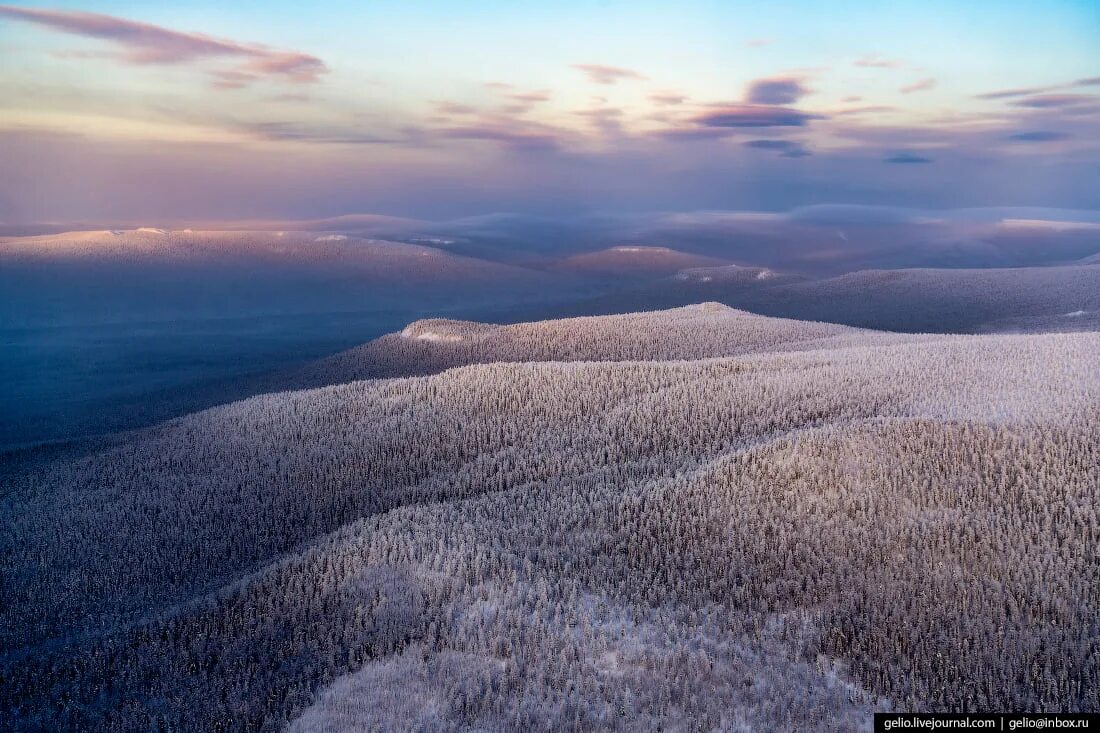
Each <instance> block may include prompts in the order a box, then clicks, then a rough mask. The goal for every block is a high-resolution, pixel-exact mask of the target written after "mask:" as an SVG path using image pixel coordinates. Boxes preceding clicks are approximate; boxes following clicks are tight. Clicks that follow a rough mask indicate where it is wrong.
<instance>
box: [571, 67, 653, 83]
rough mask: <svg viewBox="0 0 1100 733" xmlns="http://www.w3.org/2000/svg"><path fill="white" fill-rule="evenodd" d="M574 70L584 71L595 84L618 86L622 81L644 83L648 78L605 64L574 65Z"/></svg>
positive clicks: (635, 72)
mask: <svg viewBox="0 0 1100 733" xmlns="http://www.w3.org/2000/svg"><path fill="white" fill-rule="evenodd" d="M573 68H574V69H577V70H579V71H583V72H584V73H585V74H586V75H587V76H588V80H589V81H591V82H592V83H593V84H616V83H618V82H620V81H624V80H625V81H642V80H644V79H646V78H647V77H646V76H644V75H642V74H640V73H638V72H637V71H634V70H633V69H624V68H622V67H619V66H605V65H604V64H573Z"/></svg>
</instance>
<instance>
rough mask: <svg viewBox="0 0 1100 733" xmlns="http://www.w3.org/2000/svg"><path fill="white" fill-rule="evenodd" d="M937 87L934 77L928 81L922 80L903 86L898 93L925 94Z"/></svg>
mask: <svg viewBox="0 0 1100 733" xmlns="http://www.w3.org/2000/svg"><path fill="white" fill-rule="evenodd" d="M935 86H936V80H935V79H933V78H932V77H928V78H927V79H921V80H919V81H915V82H913V83H912V84H906V85H905V86H903V87H902V88H901V89H899V90H898V91H899V92H901V93H902V94H912V93H913V92H924V91H927V90H929V89H934V88H935Z"/></svg>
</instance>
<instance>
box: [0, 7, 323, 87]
mask: <svg viewBox="0 0 1100 733" xmlns="http://www.w3.org/2000/svg"><path fill="white" fill-rule="evenodd" d="M0 18H8V19H10V20H19V21H23V22H26V23H34V24H35V25H40V26H44V27H46V28H50V29H52V30H55V31H60V32H62V33H70V34H72V35H76V36H83V37H85V38H95V39H99V40H102V41H106V42H108V43H112V44H114V45H115V46H118V47H119V48H120V51H121V53H120V54H118V55H115V56H114V58H116V59H117V60H121V61H123V62H125V63H130V64H140V65H144V64H187V63H194V62H199V61H203V60H207V59H217V58H229V59H235V60H237V65H236V66H234V67H233V68H232V69H228V70H224V69H223V70H220V71H217V72H214V82H213V83H214V85H215V86H220V87H223V88H224V87H236V86H244V85H246V84H248V83H251V82H252V81H255V80H257V79H260V78H264V77H266V78H271V79H277V80H281V81H289V82H295V83H312V82H316V81H318V80H319V79H320V76H321V75H322V74H324V73H325V72H327V71H328V69H327V67H326V66H325V63H324V62H323V61H322V60H321V59H319V58H317V57H316V56H313V55H310V54H307V53H302V52H300V51H288V50H281V49H275V48H270V47H268V46H263V45H259V44H248V43H240V42H237V41H233V40H228V39H223V38H215V37H213V36H207V35H205V34H202V33H184V32H180V31H174V30H171V29H170V28H163V27H161V26H156V25H151V24H149V23H140V22H137V21H132V20H126V19H124V18H116V17H114V16H111V15H102V14H100V13H85V12H79V11H68V10H38V9H34V8H21V7H16V6H13V5H0Z"/></svg>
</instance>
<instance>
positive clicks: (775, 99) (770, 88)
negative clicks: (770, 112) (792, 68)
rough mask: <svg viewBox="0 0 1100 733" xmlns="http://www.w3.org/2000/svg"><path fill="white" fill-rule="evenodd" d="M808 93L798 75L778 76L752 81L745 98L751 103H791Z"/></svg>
mask: <svg viewBox="0 0 1100 733" xmlns="http://www.w3.org/2000/svg"><path fill="white" fill-rule="evenodd" d="M809 93H810V90H808V89H807V88H806V87H805V86H803V84H802V80H801V79H799V78H798V77H793V76H780V77H772V78H769V79H757V80H756V81H753V82H752V83H750V84H749V87H748V89H747V90H746V93H745V99H746V101H748V102H750V103H751V104H793V103H794V102H797V101H798V100H799V99H801V98H802V97H804V96H806V95H807V94H809Z"/></svg>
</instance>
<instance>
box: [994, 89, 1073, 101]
mask: <svg viewBox="0 0 1100 733" xmlns="http://www.w3.org/2000/svg"><path fill="white" fill-rule="evenodd" d="M1057 88H1058V87H1019V88H1016V89H998V90H996V91H993V92H986V93H984V94H976V95H975V96H974V98H975V99H989V100H995V99H1014V98H1016V97H1027V96H1031V95H1032V94H1042V93H1043V92H1049V91H1051V90H1052V89H1057Z"/></svg>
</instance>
